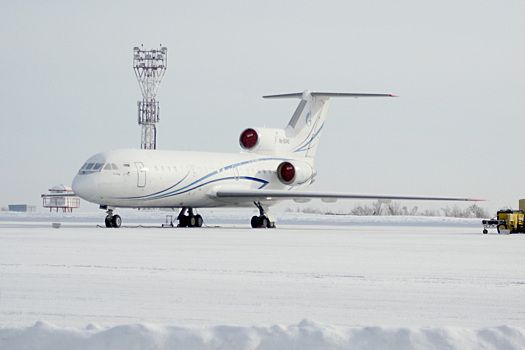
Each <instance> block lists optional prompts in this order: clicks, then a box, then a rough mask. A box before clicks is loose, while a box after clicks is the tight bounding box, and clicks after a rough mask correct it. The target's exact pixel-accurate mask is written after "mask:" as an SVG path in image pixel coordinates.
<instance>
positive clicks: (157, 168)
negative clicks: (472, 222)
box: [72, 90, 476, 228]
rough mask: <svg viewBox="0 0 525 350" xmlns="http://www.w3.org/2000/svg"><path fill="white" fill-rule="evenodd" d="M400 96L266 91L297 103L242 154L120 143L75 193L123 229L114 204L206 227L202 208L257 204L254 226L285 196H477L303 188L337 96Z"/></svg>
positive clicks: (80, 177) (89, 167)
mask: <svg viewBox="0 0 525 350" xmlns="http://www.w3.org/2000/svg"><path fill="white" fill-rule="evenodd" d="M339 97H350V98H361V97H395V96H394V95H391V94H365V93H329V92H314V91H308V90H307V91H304V92H302V93H291V94H281V95H270V96H263V98H266V99H282V98H298V99H300V102H299V105H298V106H297V109H296V110H295V112H294V114H293V115H292V117H291V119H290V121H289V123H288V125H287V126H286V127H285V128H284V129H277V128H266V127H264V128H248V129H245V130H244V131H242V133H241V135H240V138H239V144H240V146H241V148H242V151H241V152H240V153H216V152H190V151H168V150H146V149H117V150H112V151H107V152H102V153H98V154H95V155H94V156H92V157H90V158H89V159H88V160H87V161H86V162H85V163H84V165H83V166H82V167H81V168H80V170H79V171H78V174H77V175H76V176H75V178H74V180H73V184H72V188H73V192H74V195H76V196H78V197H80V198H82V199H84V200H86V201H88V202H92V203H96V204H98V205H99V206H100V208H101V209H103V210H106V214H107V216H106V219H105V225H106V227H112V228H118V227H120V226H121V224H122V218H121V217H120V216H119V215H117V214H115V213H114V211H115V209H116V208H172V209H179V210H180V211H179V215H178V217H177V220H178V221H179V225H178V226H180V227H201V226H202V224H203V218H202V216H201V215H199V214H197V213H196V209H197V208H210V207H246V206H253V205H255V206H256V207H257V209H258V210H259V215H258V216H253V217H252V219H251V226H252V227H253V228H274V227H275V222H276V221H277V219H276V218H275V216H274V215H273V214H272V213H271V212H270V210H269V207H270V206H271V205H273V204H276V203H279V202H281V201H283V200H294V201H296V202H299V203H304V202H308V201H310V200H311V199H315V198H318V199H321V200H322V201H324V202H334V201H336V200H338V199H377V200H380V201H382V202H387V203H388V202H389V201H392V200H437V201H476V199H470V198H443V197H416V196H389V195H360V194H345V193H331V192H310V191H302V190H304V189H305V188H306V187H308V186H309V185H311V184H312V183H313V182H314V181H315V177H316V175H317V171H316V170H315V168H314V158H315V154H316V150H317V147H318V145H319V140H320V137H321V133H322V131H323V127H324V125H325V119H326V114H327V110H328V107H329V104H330V100H331V98H339Z"/></svg>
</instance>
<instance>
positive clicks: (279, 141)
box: [239, 128, 290, 155]
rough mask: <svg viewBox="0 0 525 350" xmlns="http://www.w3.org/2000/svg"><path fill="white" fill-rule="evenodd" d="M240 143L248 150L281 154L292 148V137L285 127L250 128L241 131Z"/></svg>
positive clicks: (267, 153)
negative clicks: (288, 135) (287, 134)
mask: <svg viewBox="0 0 525 350" xmlns="http://www.w3.org/2000/svg"><path fill="white" fill-rule="evenodd" d="M239 144H240V145H241V147H242V148H243V149H244V150H245V151H247V152H253V153H258V154H266V155H279V154H283V153H284V152H286V151H288V150H289V149H290V138H289V137H286V135H285V131H284V129H272V128H249V129H246V130H244V131H243V132H242V133H241V136H240V137H239Z"/></svg>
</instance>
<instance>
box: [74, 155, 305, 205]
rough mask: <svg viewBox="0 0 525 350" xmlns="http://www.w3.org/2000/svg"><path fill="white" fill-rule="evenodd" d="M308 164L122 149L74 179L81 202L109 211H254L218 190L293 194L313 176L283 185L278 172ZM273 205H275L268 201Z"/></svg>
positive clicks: (90, 164)
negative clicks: (232, 208)
mask: <svg viewBox="0 0 525 350" xmlns="http://www.w3.org/2000/svg"><path fill="white" fill-rule="evenodd" d="M289 161H290V162H294V164H297V163H304V164H300V166H302V167H310V165H309V164H307V163H306V162H302V161H298V160H294V159H290V158H286V157H275V156H264V155H257V154H249V153H212V152H187V151H163V150H138V149H120V150H114V151H108V152H103V153H98V154H96V155H94V156H92V157H91V158H89V159H88V160H87V161H86V163H85V164H84V165H83V166H82V168H81V169H80V171H79V172H78V174H77V175H76V176H75V178H74V180H73V190H74V192H75V194H76V195H78V196H79V197H81V198H83V199H85V200H87V201H89V202H92V203H96V204H99V205H101V206H108V207H131V208H148V207H151V208H162V207H165V208H182V207H201V208H202V207H220V206H248V205H249V206H253V201H251V200H243V199H240V198H237V199H226V198H218V197H216V196H214V195H213V194H214V193H215V192H216V191H218V190H220V189H229V188H235V189H247V190H250V189H252V190H254V189H266V190H269V189H272V190H296V189H301V188H304V187H306V186H308V185H309V184H310V183H312V180H313V177H314V176H315V170H313V169H312V173H311V176H309V177H307V178H303V179H302V180H300V182H296V183H293V184H284V183H283V182H282V181H281V180H280V179H279V176H278V173H277V169H278V167H279V165H280V164H282V163H283V162H289ZM271 204H275V201H271Z"/></svg>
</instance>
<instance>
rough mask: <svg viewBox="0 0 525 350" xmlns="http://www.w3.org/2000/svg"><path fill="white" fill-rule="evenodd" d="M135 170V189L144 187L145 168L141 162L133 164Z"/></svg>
mask: <svg viewBox="0 0 525 350" xmlns="http://www.w3.org/2000/svg"><path fill="white" fill-rule="evenodd" d="M135 167H136V168H137V187H146V168H144V164H143V163H142V162H135Z"/></svg>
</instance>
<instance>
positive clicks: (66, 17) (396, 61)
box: [0, 0, 525, 211]
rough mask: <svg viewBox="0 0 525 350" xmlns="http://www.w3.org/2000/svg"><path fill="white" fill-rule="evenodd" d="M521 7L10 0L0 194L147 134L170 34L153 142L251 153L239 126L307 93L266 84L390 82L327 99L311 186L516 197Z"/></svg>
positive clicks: (34, 191)
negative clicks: (150, 56)
mask: <svg viewBox="0 0 525 350" xmlns="http://www.w3.org/2000/svg"><path fill="white" fill-rule="evenodd" d="M524 13H525V2H523V1H522V0H519V1H505V0H504V1H458V0H454V1H449V0H445V1H439V2H437V1H415V0H413V1H386V0H384V1H283V0H279V1H257V2H256V1H165V2H163V1H126V2H124V1H122V2H117V1H84V2H80V1H52V0H51V1H45V2H44V1H8V2H5V3H4V4H3V5H2V11H1V12H0V30H1V35H0V47H1V58H0V72H1V84H0V98H1V101H0V102H1V103H0V113H1V128H0V139H1V153H0V161H1V165H2V167H1V170H0V207H5V206H7V205H8V204H18V203H28V204H33V205H37V206H39V207H40V206H41V199H40V194H41V193H45V192H46V191H47V189H49V188H51V187H53V186H54V185H57V184H61V183H63V184H66V185H71V182H72V179H73V177H74V175H75V174H76V172H77V171H78V169H79V168H80V166H81V165H82V164H83V163H84V162H85V160H86V159H87V158H89V157H90V156H91V155H93V154H95V153H98V152H101V151H104V150H109V149H114V148H140V127H139V125H138V124H137V101H138V100H140V99H141V98H142V95H141V92H140V89H139V85H138V83H137V81H136V78H135V74H134V72H133V67H132V62H133V47H134V46H140V45H141V44H144V46H145V47H146V48H154V47H158V46H159V45H160V44H162V45H163V46H166V47H167V48H168V70H167V72H166V75H165V77H164V80H163V82H162V84H161V86H160V89H159V92H158V96H157V99H158V101H160V107H161V121H160V123H159V125H158V138H157V144H158V148H159V149H182V150H195V151H197V150H198V151H208V150H213V151H225V152H238V151H240V147H239V144H238V139H239V134H240V132H241V131H242V130H243V129H244V128H246V127H254V126H268V127H284V126H285V125H286V124H287V123H288V121H289V119H290V117H291V115H292V113H293V111H294V109H295V107H296V105H297V103H298V100H263V99H262V98H261V96H263V95H267V94H278V93H289V92H300V91H303V90H306V89H309V90H315V91H328V92H370V93H392V94H396V95H399V96H400V97H399V98H395V99H394V98H389V99H334V100H333V101H332V104H331V107H330V111H329V113H328V119H327V124H326V127H325V129H324V131H323V137H322V139H321V144H320V147H319V149H318V152H317V157H316V167H317V170H318V177H317V181H316V183H315V184H314V185H313V186H312V187H311V189H312V190H319V191H341V192H350V193H369V194H407V195H432V196H441V195H442V196H467V197H476V198H477V197H479V198H487V199H489V200H490V202H489V203H488V204H484V206H485V207H486V208H487V209H489V210H492V211H496V210H497V209H499V208H500V207H503V206H509V207H517V205H518V199H519V198H522V197H523V198H525V176H524V175H525V161H524V158H525V127H524V124H525V118H524V104H525V102H524V97H523V96H525V64H524V59H525V44H524V38H525V37H524V35H525V34H524V33H525V21H523V14H524ZM345 203H346V205H347V206H348V207H353V206H354V205H355V202H345ZM407 204H408V205H409V206H412V205H418V206H419V207H420V208H424V207H426V206H425V204H424V203H423V204H422V203H407ZM451 205H452V204H451Z"/></svg>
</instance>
